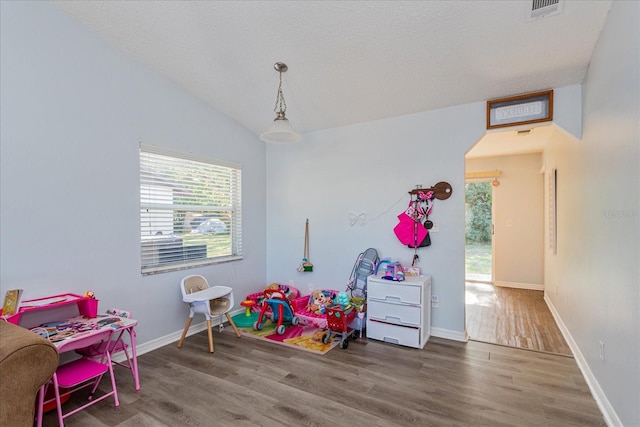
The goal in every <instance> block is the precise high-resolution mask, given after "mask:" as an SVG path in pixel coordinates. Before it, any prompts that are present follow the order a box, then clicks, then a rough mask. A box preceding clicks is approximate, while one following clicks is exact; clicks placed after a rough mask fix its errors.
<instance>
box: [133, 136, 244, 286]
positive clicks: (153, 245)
mask: <svg viewBox="0 0 640 427" xmlns="http://www.w3.org/2000/svg"><path fill="white" fill-rule="evenodd" d="M152 170H153V172H151V171H152ZM176 170H178V171H179V172H178V173H176ZM195 171H204V172H203V173H202V174H200V175H198V174H197V173H195V174H194V172H195ZM185 172H189V173H185ZM182 174H184V175H182ZM179 175H180V177H178V176H179ZM172 176H174V177H172ZM187 176H189V178H187ZM193 177H196V178H199V177H203V179H202V180H201V182H222V183H223V184H222V185H221V186H220V185H219V186H218V187H219V188H220V191H219V192H214V193H212V195H211V197H209V198H208V199H209V200H205V201H211V200H213V199H219V200H226V201H227V202H226V203H227V205H224V204H219V205H215V204H201V203H192V204H189V203H187V204H184V203H176V199H179V198H180V197H179V196H178V195H179V194H181V193H188V194H192V195H193V194H195V192H196V191H193V192H192V191H191V190H192V189H194V188H197V187H196V186H197V183H196V181H200V180H195V179H193ZM216 178H221V179H220V181H217V180H216ZM222 178H224V179H222ZM139 179H140V182H139V191H140V194H139V199H138V200H139V204H140V211H139V212H140V213H139V221H140V222H139V225H140V230H139V244H140V272H141V274H142V275H150V274H157V273H164V272H169V271H177V270H184V269H189V268H195V267H202V266H207V265H214V264H220V263H224V262H231V261H237V260H241V259H243V250H242V165H241V164H240V163H237V162H233V161H228V160H220V159H214V158H210V157H205V156H201V155H196V154H193V153H184V152H178V151H174V150H169V149H165V148H162V147H157V146H152V145H146V144H143V143H140V145H139ZM200 187H202V185H200ZM198 189H199V190H202V189H201V188H198ZM205 190H206V191H211V190H212V189H211V188H210V187H207V188H206V189H205ZM196 198H197V197H196V196H195V195H193V199H194V200H195V199H196ZM200 200H202V199H200ZM196 212H199V213H200V215H199V216H195V217H194V216H193V213H196ZM187 216H189V218H191V219H190V220H189V224H188V225H187ZM223 216H224V218H223ZM199 217H202V218H206V219H204V220H202V221H200V222H199V223H203V222H205V221H207V220H209V219H214V218H216V217H217V218H221V221H219V222H220V223H224V224H225V225H224V230H223V231H222V232H220V233H216V232H215V231H214V232H213V233H206V234H201V235H194V236H192V234H193V233H194V232H195V230H196V229H195V228H192V227H194V226H193V224H192V223H193V222H194V221H193V220H194V219H197V218H199ZM222 219H225V221H222ZM179 223H182V225H180V226H178V225H177V224H179ZM217 223H218V221H216V222H214V224H216V225H219V224H217ZM220 227H222V225H220ZM214 228H215V227H214ZM156 229H157V230H161V231H157V232H155V231H154V230H156ZM187 230H191V231H190V232H189V233H186V231H187ZM198 230H199V228H198ZM227 230H229V231H228V232H227ZM163 231H164V232H169V231H170V234H165V233H163ZM176 231H180V232H181V233H178V234H176ZM210 234H211V235H210ZM218 234H219V235H218ZM157 235H162V237H155V236H157ZM227 236H228V237H227ZM192 238H194V239H199V240H204V241H205V243H204V244H203V243H202V242H200V244H199V245H190V244H186V245H185V239H186V241H187V242H188V241H190V240H192ZM216 238H217V239H219V241H222V242H226V239H227V238H228V239H229V242H228V243H225V244H223V245H222V249H223V250H224V251H225V253H224V254H222V255H215V254H213V255H211V254H210V252H211V251H212V250H214V249H215V248H214V245H211V242H212V240H211V239H216ZM178 239H179V241H180V243H179V244H178ZM227 249H228V250H227ZM203 250H204V251H205V252H204V256H202V255H203V252H202V251H203ZM163 260H164V261H163Z"/></svg>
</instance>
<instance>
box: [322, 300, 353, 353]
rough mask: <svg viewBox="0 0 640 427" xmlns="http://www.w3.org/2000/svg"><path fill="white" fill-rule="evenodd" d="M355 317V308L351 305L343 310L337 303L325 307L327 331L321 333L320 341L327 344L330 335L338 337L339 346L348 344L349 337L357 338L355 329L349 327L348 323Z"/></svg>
mask: <svg viewBox="0 0 640 427" xmlns="http://www.w3.org/2000/svg"><path fill="white" fill-rule="evenodd" d="M355 317H356V310H355V308H354V307H353V306H351V307H349V308H348V309H346V311H345V310H343V309H342V307H340V306H339V305H334V306H331V307H328V308H327V328H328V329H327V331H326V332H325V333H324V335H322V342H323V343H324V344H328V343H329V341H331V337H340V348H342V349H345V348H347V347H348V346H349V337H351V339H352V340H355V339H356V338H357V335H356V334H355V333H356V332H357V331H356V330H355V329H352V328H350V327H349V324H350V323H351V322H352V321H353V319H354V318H355Z"/></svg>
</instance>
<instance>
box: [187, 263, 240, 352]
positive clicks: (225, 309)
mask: <svg viewBox="0 0 640 427" xmlns="http://www.w3.org/2000/svg"><path fill="white" fill-rule="evenodd" d="M180 290H181V291H182V300H183V301H184V302H186V303H188V304H189V318H188V319H187V324H186V325H185V327H184V331H182V336H181V337H180V341H178V348H180V347H182V342H183V341H184V338H185V336H186V335H187V331H188V330H189V326H191V321H192V320H193V316H194V315H195V314H196V313H201V314H204V316H205V317H206V318H207V332H208V334H209V352H210V353H213V333H212V332H211V318H212V317H214V316H220V330H222V328H223V323H222V315H223V314H224V315H225V316H226V317H227V320H228V321H229V324H230V325H231V327H232V328H233V330H234V332H235V333H236V336H237V337H238V338H240V331H239V330H238V328H237V327H236V324H235V323H234V322H233V319H232V318H231V316H230V315H229V311H231V309H232V308H233V290H232V289H231V288H230V287H228V286H211V287H210V286H209V283H207V279H205V278H204V277H203V276H200V275H191V276H187V277H185V278H184V279H182V282H180Z"/></svg>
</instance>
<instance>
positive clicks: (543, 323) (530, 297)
mask: <svg viewBox="0 0 640 427" xmlns="http://www.w3.org/2000/svg"><path fill="white" fill-rule="evenodd" d="M466 319H467V333H468V334H469V337H470V338H471V339H472V340H477V341H484V342H489V343H494V344H501V345H507V346H511V347H519V348H524V349H528V350H535V351H544V352H549V353H556V354H563V355H566V356H573V354H572V352H571V349H570V348H569V345H568V344H567V342H566V341H565V339H564V337H563V336H562V333H561V332H560V329H559V328H558V325H557V324H556V321H555V319H554V318H553V315H552V314H551V311H550V310H549V307H547V304H546V302H545V301H544V292H543V291H532V290H528V289H513V288H506V287H500V286H494V285H492V284H488V283H478V282H467V283H466Z"/></svg>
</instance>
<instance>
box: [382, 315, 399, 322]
mask: <svg viewBox="0 0 640 427" xmlns="http://www.w3.org/2000/svg"><path fill="white" fill-rule="evenodd" d="M384 320H386V321H387V322H393V321H395V322H397V323H402V319H401V318H399V317H394V316H386V317H385V318H384Z"/></svg>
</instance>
